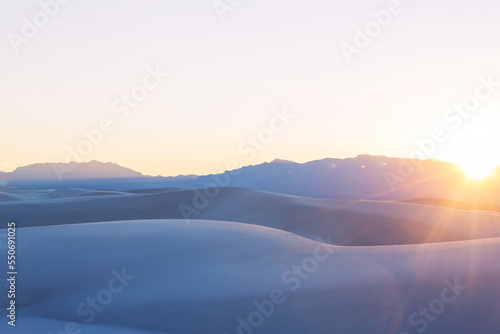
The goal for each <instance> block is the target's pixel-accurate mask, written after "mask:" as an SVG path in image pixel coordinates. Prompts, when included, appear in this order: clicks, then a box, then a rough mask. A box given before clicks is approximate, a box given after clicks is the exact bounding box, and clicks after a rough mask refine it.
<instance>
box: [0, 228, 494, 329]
mask: <svg viewBox="0 0 500 334" xmlns="http://www.w3.org/2000/svg"><path fill="white" fill-rule="evenodd" d="M5 234H6V232H5V230H3V231H1V232H0V235H1V240H2V243H3V242H4V241H3V240H5ZM18 235H19V237H18V244H19V249H18V259H19V265H18V272H19V275H18V290H19V291H22V294H21V295H20V297H19V299H18V304H19V305H18V306H19V308H18V314H19V316H18V320H17V322H18V326H19V327H17V328H16V329H15V330H13V329H12V328H7V327H9V326H7V325H6V322H5V321H3V322H2V323H1V325H0V326H1V327H0V328H1V332H2V333H20V332H21V333H60V332H62V333H64V331H65V326H73V327H69V328H71V329H73V330H75V329H81V330H82V333H207V334H208V333H210V334H212V333H221V334H224V333H229V334H232V333H268V334H270V333H280V334H281V333H375V334H377V333H380V334H388V333H389V334H390V333H397V334H400V333H405V332H404V331H407V332H408V333H418V332H419V331H418V330H423V329H424V327H425V332H426V333H439V334H443V333H471V334H472V333H474V334H477V333H485V334H486V333H490V334H492V333H499V331H498V330H499V328H500V322H499V318H498V312H499V311H500V302H499V298H498V297H499V296H500V285H499V284H498V278H499V277H500V262H499V261H498V260H497V259H498V254H499V253H500V239H499V238H492V239H484V240H476V241H464V242H450V243H440V244H426V245H413V246H384V247H340V246H332V245H327V244H325V241H327V240H328V238H329V236H328V235H317V237H318V238H322V239H323V240H322V241H323V242H316V241H313V240H311V239H306V238H303V237H300V236H297V235H295V234H293V233H289V232H284V231H281V230H278V229H273V228H267V227H262V226H255V225H248V224H242V223H231V222H220V221H201V220H192V221H191V222H190V223H189V224H186V222H185V221H183V220H139V221H117V222H102V223H92V224H73V225H58V226H43V227H30V228H22V229H19V230H18ZM0 249H1V251H0V257H2V258H5V257H6V254H5V253H6V251H5V247H4V245H3V244H2V247H1V248H0ZM2 284H3V285H2V288H3V291H2V292H3V294H2V298H3V299H1V302H2V307H4V306H6V305H5V303H6V300H5V288H6V287H5V284H4V283H2ZM92 299H93V300H94V303H96V304H91V302H92ZM91 305H95V307H94V308H93V306H91ZM96 309H99V310H100V312H97V311H96ZM422 310H427V311H422ZM420 312H427V313H423V314H424V315H422V313H420ZM86 321H88V323H87V322H86ZM409 321H412V322H411V323H410V322H409ZM68 322H70V323H69V325H68ZM33 328H36V331H35V332H32V331H31V330H32V329H33ZM16 330H17V331H16Z"/></svg>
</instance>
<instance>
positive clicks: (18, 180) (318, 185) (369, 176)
mask: <svg viewBox="0 0 500 334" xmlns="http://www.w3.org/2000/svg"><path fill="white" fill-rule="evenodd" d="M499 179H500V171H498V172H497V173H496V175H495V176H493V177H492V178H491V180H490V182H489V183H488V189H489V192H488V193H487V194H485V192H484V189H483V185H480V184H479V185H478V184H476V183H472V184H467V185H466V188H465V189H466V191H464V187H465V184H466V183H467V182H466V179H465V177H464V175H463V173H462V172H461V171H460V170H459V169H458V167H457V166H456V165H454V164H451V163H447V162H443V161H439V160H432V159H430V160H425V161H421V160H409V159H401V158H391V157H385V156H370V155H359V156H357V157H355V158H348V159H323V160H317V161H311V162H307V163H303V164H301V163H295V162H292V161H287V160H280V159H276V160H275V161H273V162H270V163H263V164H260V165H255V166H247V167H243V168H240V169H237V170H234V171H227V172H225V173H221V174H213V175H204V176H196V175H188V176H177V177H161V176H158V177H152V176H146V175H143V174H141V173H139V172H136V171H133V170H131V169H129V168H125V167H121V166H119V165H117V164H114V163H102V162H98V161H91V162H86V163H76V162H71V163H69V164H61V163H43V164H34V165H30V166H26V167H20V168H17V169H16V170H15V171H13V172H11V173H0V185H2V186H17V187H33V188H84V189H114V190H132V189H145V188H169V187H171V188H210V187H218V186H223V187H226V186H229V187H241V188H249V189H256V190H263V191H269V192H277V193H284V194H290V195H298V196H307V197H319V198H338V199H389V200H393V199H394V200H407V199H414V198H448V199H454V200H473V199H476V197H477V196H479V195H481V196H490V197H491V196H494V197H496V196H498V195H497V193H500V191H493V189H497V190H498V189H500V186H499V184H500V182H499ZM458 194H460V196H458Z"/></svg>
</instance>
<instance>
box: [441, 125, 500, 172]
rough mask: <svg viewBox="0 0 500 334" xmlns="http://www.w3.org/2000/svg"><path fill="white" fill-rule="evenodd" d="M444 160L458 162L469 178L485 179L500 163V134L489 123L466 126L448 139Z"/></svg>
mask: <svg viewBox="0 0 500 334" xmlns="http://www.w3.org/2000/svg"><path fill="white" fill-rule="evenodd" d="M448 140H449V141H450V142H451V146H449V147H447V152H446V153H445V157H444V159H443V160H447V161H450V162H454V163H456V164H457V165H458V166H459V167H460V169H462V170H463V171H464V173H465V174H466V176H467V178H469V179H476V180H477V179H484V178H487V177H489V176H491V175H492V174H494V172H495V170H496V169H497V168H498V167H499V165H500V157H499V149H500V146H499V143H500V134H499V132H498V131H497V130H495V129H494V128H492V127H490V126H487V125H475V126H472V125H471V126H468V127H465V128H464V129H463V130H461V131H458V132H457V133H456V134H453V135H451V136H450V138H449V139H448Z"/></svg>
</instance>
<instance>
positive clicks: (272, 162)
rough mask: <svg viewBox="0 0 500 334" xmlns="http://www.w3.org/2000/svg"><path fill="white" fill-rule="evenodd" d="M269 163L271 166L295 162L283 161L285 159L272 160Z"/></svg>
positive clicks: (293, 162)
mask: <svg viewBox="0 0 500 334" xmlns="http://www.w3.org/2000/svg"><path fill="white" fill-rule="evenodd" d="M270 163H271V164H296V162H295V161H291V160H285V159H274V160H273V161H271V162H270Z"/></svg>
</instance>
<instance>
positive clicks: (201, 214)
mask: <svg viewBox="0 0 500 334" xmlns="http://www.w3.org/2000/svg"><path fill="white" fill-rule="evenodd" d="M8 191H9V189H8V188H7V189H4V193H5V194H6V196H15V199H16V200H15V201H8V200H6V201H1V202H0V219H1V220H4V221H7V220H16V221H17V223H18V226H19V227H29V226H43V225H58V224H75V223H88V222H103V221H115V220H133V219H183V218H189V219H204V220H221V221H233V222H241V223H248V224H254V225H261V226H266V227H273V228H277V229H281V230H285V231H289V232H293V233H295V234H298V235H301V236H304V237H306V238H311V239H315V238H316V237H317V236H326V235H329V236H330V237H331V242H332V243H333V244H336V245H346V246H373V245H399V244H419V243H435V242H445V241H460V240H470V239H478V238H492V237H500V215H498V214H494V213H479V212H470V211H469V212H468V211H463V210H457V209H451V208H444V207H434V206H428V205H421V204H409V203H398V202H384V201H343V200H328V199H314V198H302V197H295V196H288V195H282V194H273V193H267V192H261V191H255V190H249V189H241V188H211V189H203V190H189V189H184V190H179V189H164V190H158V189H154V190H137V191H130V192H116V191H107V190H100V191H98V190H96V191H89V190H83V189H62V190H55V191H46V192H45V193H36V194H35V195H33V196H29V193H28V192H24V193H21V192H20V191H18V190H17V191H13V193H11V194H9V192H8ZM16 192H17V193H16ZM14 193H16V194H14ZM206 194H216V196H212V195H209V196H207V195H206ZM23 196H24V197H23ZM34 198H36V199H34ZM183 212H184V214H183ZM186 212H188V213H189V214H187V215H186Z"/></svg>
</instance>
